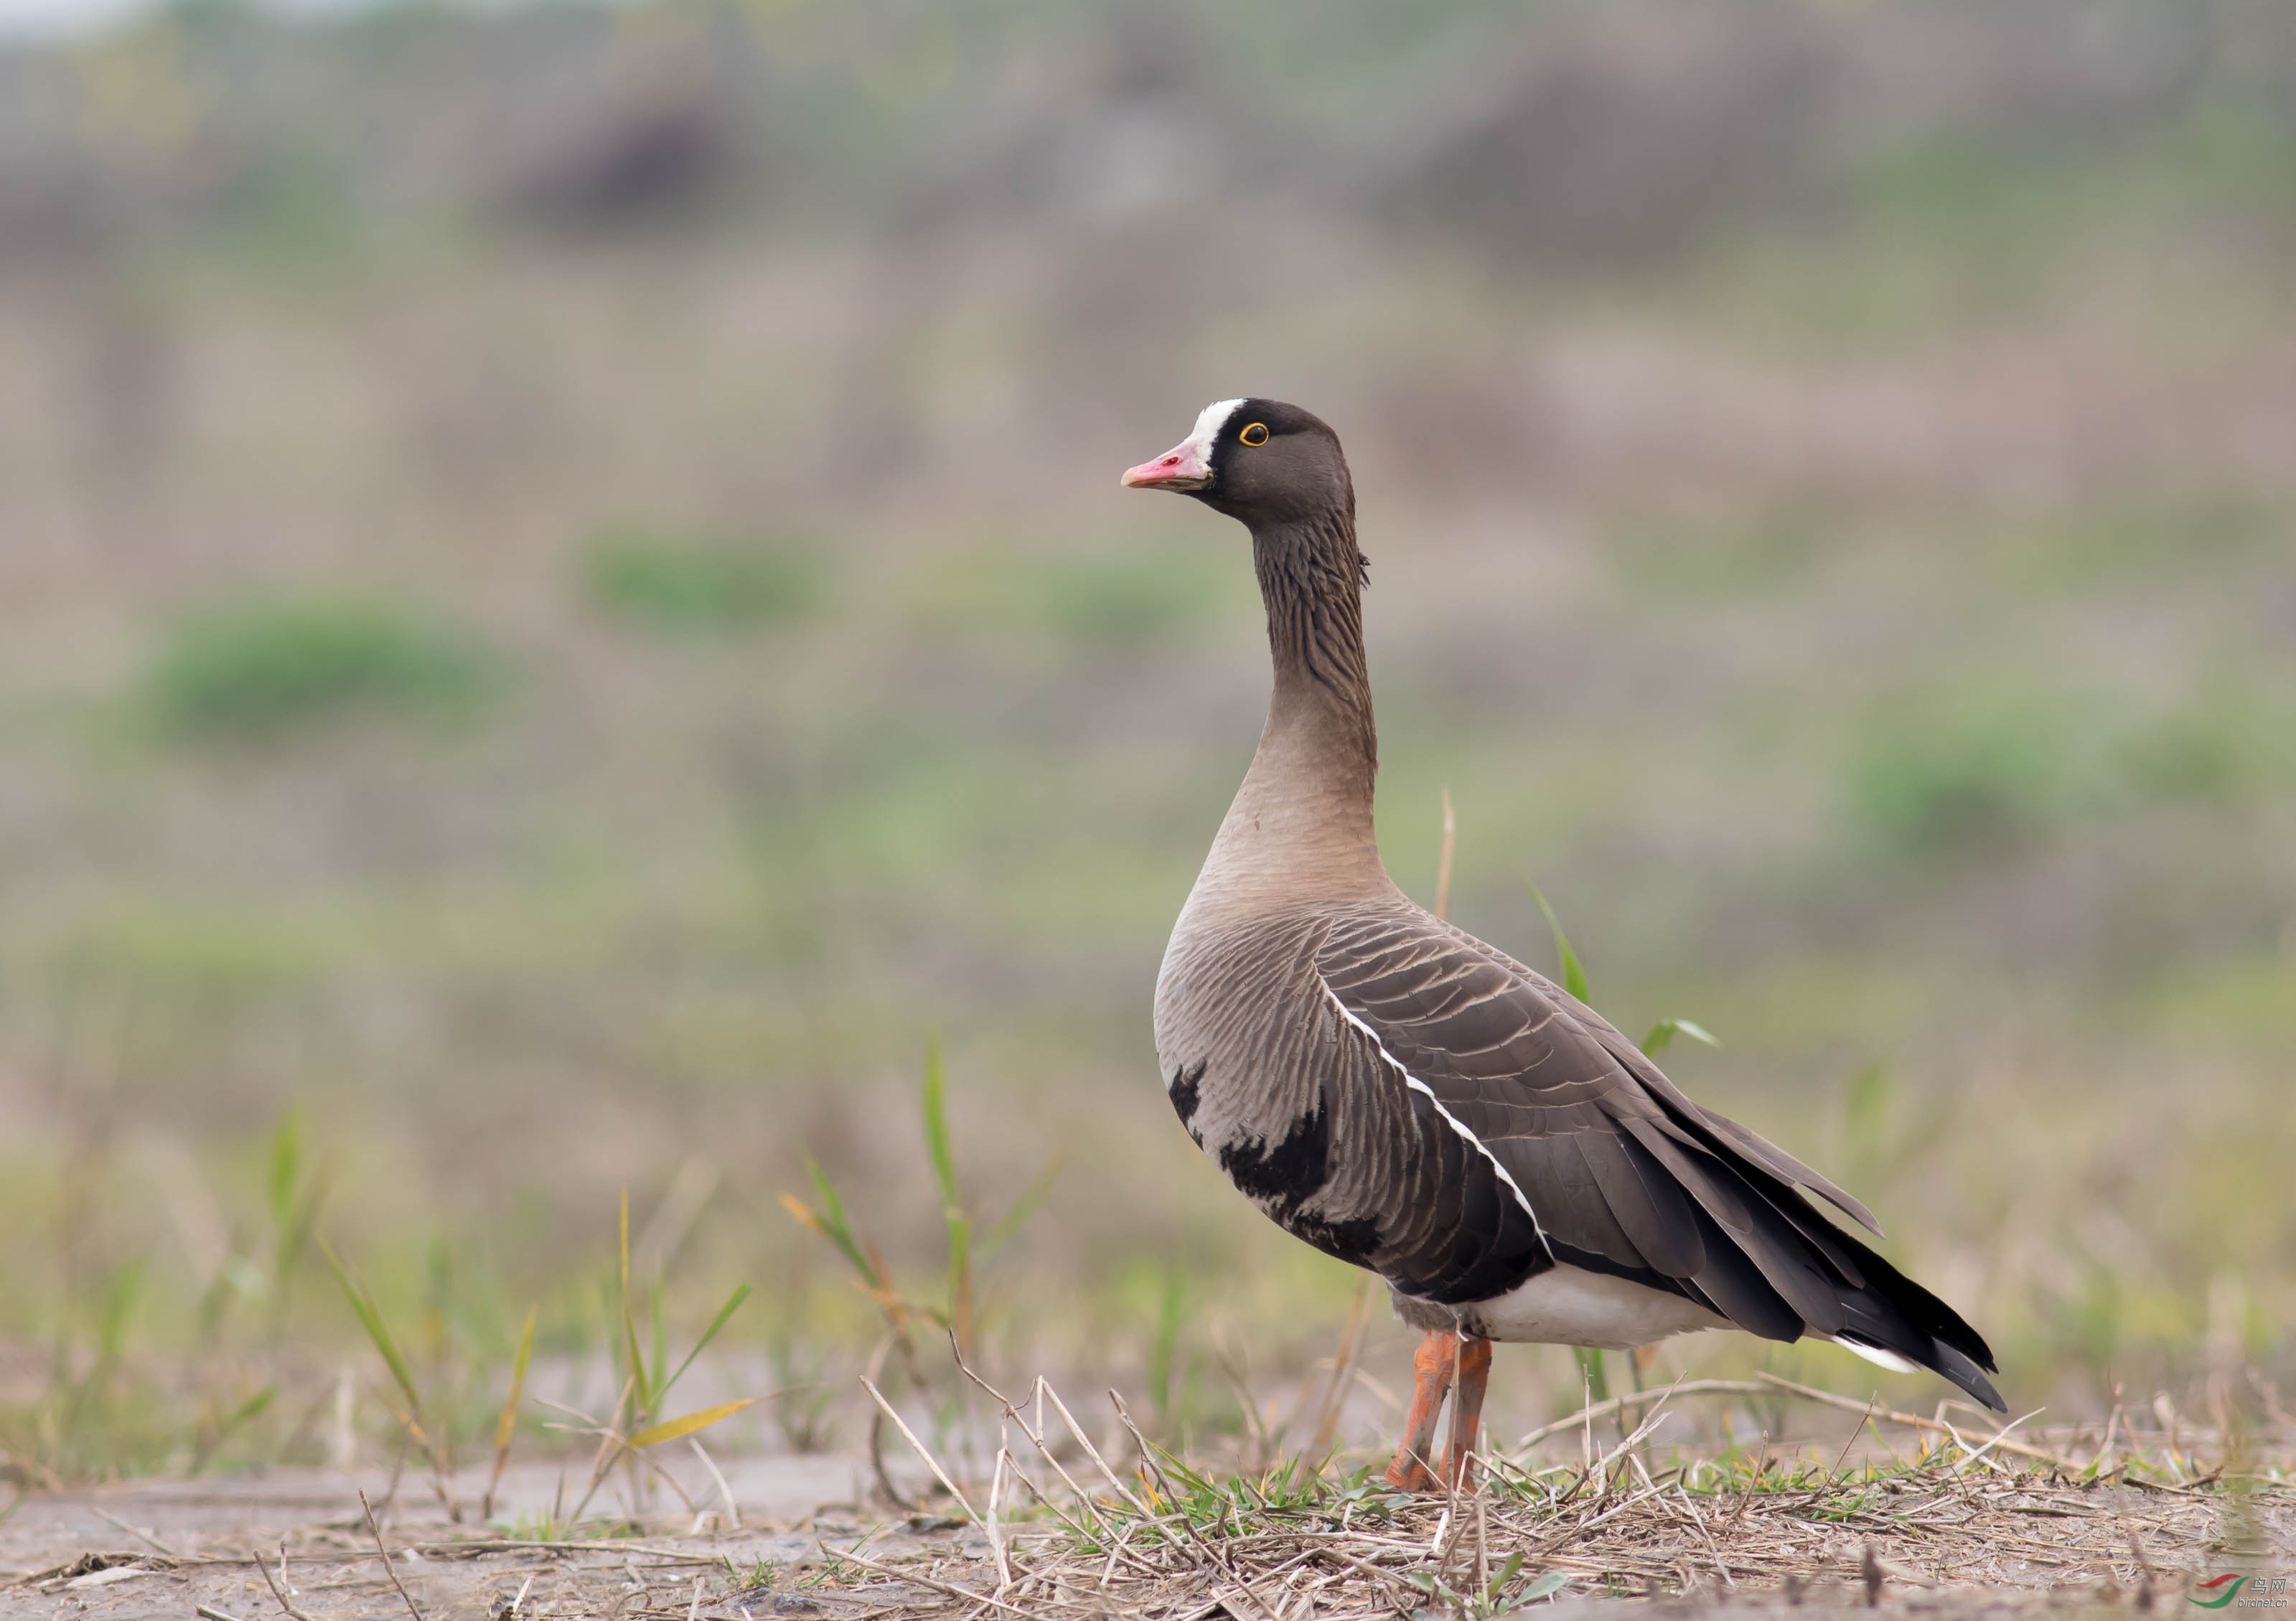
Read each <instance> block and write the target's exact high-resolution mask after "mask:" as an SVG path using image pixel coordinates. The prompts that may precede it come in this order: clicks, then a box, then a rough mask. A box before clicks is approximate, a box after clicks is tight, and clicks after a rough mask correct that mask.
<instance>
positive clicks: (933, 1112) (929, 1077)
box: [924, 1037, 972, 1346]
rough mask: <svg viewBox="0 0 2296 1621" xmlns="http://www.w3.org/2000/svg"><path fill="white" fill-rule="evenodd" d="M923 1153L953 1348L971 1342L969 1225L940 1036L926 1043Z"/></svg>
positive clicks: (970, 1246)
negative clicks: (944, 1258) (944, 1245)
mask: <svg viewBox="0 0 2296 1621" xmlns="http://www.w3.org/2000/svg"><path fill="white" fill-rule="evenodd" d="M924 1121H925V1150H926V1152H927V1153H928V1154H929V1155H930V1156H931V1158H932V1167H933V1180H934V1181H935V1182H936V1183H939V1184H940V1216H941V1224H942V1226H943V1227H944V1228H945V1229H946V1230H947V1237H948V1312H947V1323H948V1326H949V1327H950V1328H951V1330H954V1331H955V1335H956V1339H957V1344H958V1345H960V1346H967V1345H970V1344H972V1218H971V1217H969V1216H966V1215H965V1213H964V1200H963V1199H960V1198H959V1197H958V1196H957V1191H956V1151H955V1149H954V1148H953V1147H951V1145H950V1142H949V1135H948V1072H947V1067H946V1066H945V1065H943V1063H942V1062H941V1056H940V1041H939V1037H935V1038H934V1039H933V1040H931V1041H930V1042H927V1043H926V1044H925V1085H924Z"/></svg>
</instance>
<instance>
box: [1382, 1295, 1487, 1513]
mask: <svg viewBox="0 0 2296 1621" xmlns="http://www.w3.org/2000/svg"><path fill="white" fill-rule="evenodd" d="M1486 1360H1488V1355H1487V1357H1486ZM1411 1366H1412V1370H1413V1371H1414V1372H1415V1374H1416V1375H1417V1378H1416V1379H1415V1383H1414V1388H1413V1390H1412V1393H1411V1417H1410V1418H1409V1419H1408V1420H1406V1421H1405V1423H1404V1427H1403V1442H1402V1445H1399V1446H1398V1447H1397V1448H1396V1449H1395V1461H1394V1462H1392V1463H1390V1464H1389V1465H1388V1466H1387V1483H1388V1485H1390V1486H1399V1487H1401V1488H1402V1489H1403V1490H1405V1491H1406V1492H1428V1491H1432V1490H1434V1489H1435V1477H1434V1475H1433V1473H1432V1472H1431V1471H1430V1470H1429V1469H1428V1467H1427V1462H1428V1460H1429V1459H1431V1458H1432V1457H1433V1456H1434V1455H1435V1420H1436V1417H1437V1415H1438V1414H1439V1413H1440V1412H1442V1411H1443V1397H1444V1395H1445V1393H1446V1392H1447V1391H1448V1390H1449V1389H1450V1388H1451V1380H1452V1379H1453V1378H1454V1377H1455V1376H1456V1373H1457V1371H1458V1367H1459V1337H1458V1335H1456V1333H1454V1332H1453V1331H1452V1330H1449V1329H1430V1330H1427V1337H1426V1338H1425V1339H1423V1340H1421V1341H1420V1342H1419V1349H1418V1351H1417V1352H1416V1353H1415V1355H1413V1356H1412V1358H1411Z"/></svg>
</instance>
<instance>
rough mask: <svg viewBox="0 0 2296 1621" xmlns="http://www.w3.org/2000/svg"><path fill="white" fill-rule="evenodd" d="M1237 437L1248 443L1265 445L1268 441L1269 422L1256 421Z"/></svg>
mask: <svg viewBox="0 0 2296 1621" xmlns="http://www.w3.org/2000/svg"><path fill="white" fill-rule="evenodd" d="M1236 437H1237V438H1240V439H1242V441H1243V442H1244V443H1245V444H1247V445H1265V444H1267V423H1266V422H1254V423H1252V425H1251V427H1249V428H1247V429H1245V430H1243V431H1242V433H1240V434H1238V435H1237V436H1236Z"/></svg>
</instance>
